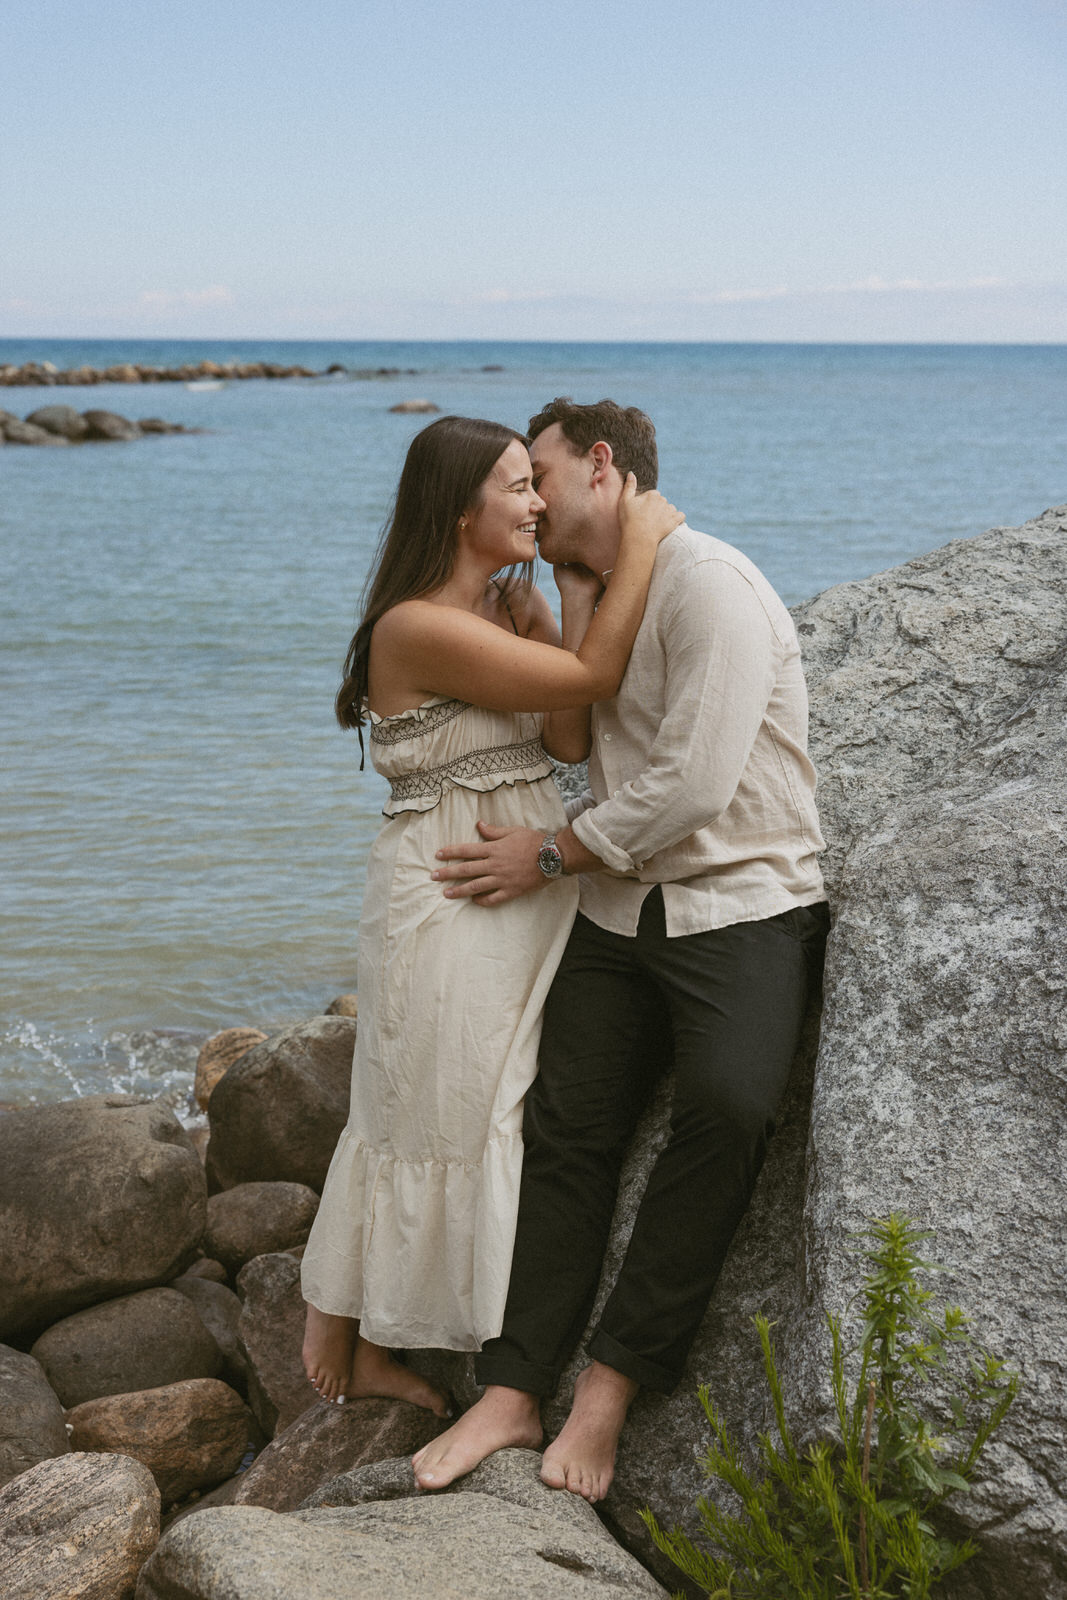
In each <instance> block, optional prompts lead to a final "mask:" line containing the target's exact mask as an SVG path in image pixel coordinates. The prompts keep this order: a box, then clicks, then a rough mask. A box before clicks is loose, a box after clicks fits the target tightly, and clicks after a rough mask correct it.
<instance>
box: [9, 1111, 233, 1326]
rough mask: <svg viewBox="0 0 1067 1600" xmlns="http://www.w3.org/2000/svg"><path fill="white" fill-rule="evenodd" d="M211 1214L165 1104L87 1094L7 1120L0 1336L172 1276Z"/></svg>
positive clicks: (190, 1153) (192, 1154)
mask: <svg viewBox="0 0 1067 1600" xmlns="http://www.w3.org/2000/svg"><path fill="white" fill-rule="evenodd" d="M206 1208H207V1186H206V1182H205V1178H204V1169H203V1167H202V1166H201V1164H200V1161H199V1159H198V1157H197V1154H196V1151H195V1150H194V1149H193V1146H192V1144H191V1143H190V1141H189V1138H188V1136H187V1135H186V1133H185V1132H184V1130H183V1129H182V1127H181V1125H180V1123H179V1122H178V1120H177V1118H176V1117H175V1116H174V1114H173V1113H172V1112H171V1111H170V1110H168V1108H167V1107H166V1106H164V1105H163V1104H162V1103H161V1102H159V1101H154V1100H139V1099H136V1098H134V1097H132V1096H129V1095H89V1096H87V1097H86V1098H85V1099H83V1100H64V1101H60V1102H58V1103H57V1104H55V1105H45V1106H30V1107H27V1108H26V1109H25V1110H21V1111H18V1112H16V1113H14V1114H12V1115H11V1116H6V1117H3V1118H0V1337H7V1336H10V1335H12V1334H16V1335H19V1336H22V1337H25V1336H31V1335H33V1334H34V1333H36V1332H38V1331H39V1330H40V1329H42V1328H44V1327H46V1326H47V1325H48V1324H49V1323H51V1322H55V1321H56V1319H57V1318H59V1317H64V1316H67V1315H68V1314H69V1313H70V1312H73V1311H77V1310H78V1309H79V1307H81V1306H87V1305H91V1304H92V1303H93V1302H94V1301H97V1300H103V1299H106V1298H107V1297H109V1296H113V1295H121V1294H125V1293H127V1292H128V1291H130V1290H134V1289H141V1288H144V1287H146V1286H147V1285H149V1284H155V1283H162V1282H166V1281H167V1279H169V1278H173V1277H174V1276H175V1274H176V1273H178V1272H180V1271H181V1270H182V1268H183V1266H185V1265H186V1263H187V1262H189V1261H191V1260H192V1258H193V1256H194V1255H195V1253H196V1247H197V1245H198V1242H199V1240H200V1237H201V1235H202V1233H203V1231H204V1220H205V1215H206Z"/></svg>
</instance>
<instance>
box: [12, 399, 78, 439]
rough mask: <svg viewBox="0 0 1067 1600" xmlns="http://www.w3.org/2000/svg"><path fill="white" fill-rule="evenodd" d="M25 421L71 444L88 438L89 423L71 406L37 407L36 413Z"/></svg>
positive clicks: (32, 412) (31, 413)
mask: <svg viewBox="0 0 1067 1600" xmlns="http://www.w3.org/2000/svg"><path fill="white" fill-rule="evenodd" d="M26 421H27V422H29V423H32V424H33V425H34V426H35V427H38V428H47V429H48V432H49V433H55V434H58V435H59V437H60V438H62V439H69V440H70V441H71V443H72V444H74V443H76V442H77V441H78V440H80V439H85V438H87V437H88V433H89V422H88V419H87V418H86V417H83V416H82V414H81V412H80V411H75V409H74V407H73V406H39V407H38V409H37V410H36V411H31V412H30V414H29V416H28V417H27V418H26Z"/></svg>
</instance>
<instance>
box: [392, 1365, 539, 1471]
mask: <svg viewBox="0 0 1067 1600" xmlns="http://www.w3.org/2000/svg"><path fill="white" fill-rule="evenodd" d="M540 1443H541V1406H540V1402H539V1401H538V1398H537V1396H536V1395H533V1394H527V1393H526V1391H525V1390H524V1389H507V1388H504V1387H503V1386H502V1385H500V1384H490V1385H489V1387H488V1388H487V1389H486V1391H485V1393H484V1394H483V1395H482V1398H481V1399H480V1400H478V1401H476V1402H475V1404H474V1405H472V1406H471V1408H470V1410H469V1411H465V1412H464V1413H463V1415H462V1416H461V1417H460V1419H459V1421H458V1422H457V1423H455V1424H454V1425H453V1426H452V1427H451V1428H449V1429H447V1431H446V1432H444V1433H442V1434H440V1435H439V1436H438V1437H437V1438H436V1439H431V1441H430V1443H429V1444H428V1445H426V1446H425V1447H424V1449H422V1450H420V1451H419V1452H418V1454H417V1455H414V1456H412V1458H411V1464H412V1466H413V1467H414V1469H415V1482H416V1483H417V1484H418V1486H419V1488H420V1489H444V1488H445V1487H446V1486H447V1485H448V1484H450V1483H452V1482H453V1480H454V1479H456V1478H462V1477H463V1475H464V1473H465V1472H473V1471H474V1468H475V1467H476V1466H477V1465H478V1463H479V1462H480V1461H484V1460H485V1458H486V1456H491V1455H492V1454H493V1451H494V1450H504V1449H506V1448H507V1447H508V1445H520V1446H524V1447H525V1448H527V1449H530V1450H536V1449H537V1446H538V1445H539V1444H540Z"/></svg>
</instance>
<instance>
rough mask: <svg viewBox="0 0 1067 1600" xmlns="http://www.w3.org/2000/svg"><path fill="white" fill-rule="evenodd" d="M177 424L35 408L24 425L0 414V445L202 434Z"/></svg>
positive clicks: (7, 413)
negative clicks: (163, 434) (149, 434)
mask: <svg viewBox="0 0 1067 1600" xmlns="http://www.w3.org/2000/svg"><path fill="white" fill-rule="evenodd" d="M203 432H204V430H203V428H187V427H185V426H184V424H183V423H181V422H164V421H163V419H162V418H161V417H146V418H145V419H144V420H143V421H142V422H133V421H131V420H130V418H129V417H121V416H119V414H118V412H117V411H75V409H74V407H73V406H60V405H57V406H39V407H38V409H37V410H36V411H31V412H30V415H29V416H28V417H27V418H26V420H25V422H20V421H19V419H18V417H16V416H13V415H12V413H11V412H10V411H0V444H4V443H6V444H31V445H33V444H35V445H56V444H60V445H65V444H86V443H90V444H92V443H98V442H102V441H112V442H114V441H125V440H129V439H140V438H141V437H142V435H143V434H146V433H203Z"/></svg>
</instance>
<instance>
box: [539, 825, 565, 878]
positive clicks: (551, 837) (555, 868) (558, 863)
mask: <svg viewBox="0 0 1067 1600" xmlns="http://www.w3.org/2000/svg"><path fill="white" fill-rule="evenodd" d="M537 865H538V866H539V867H540V868H541V871H542V872H543V873H544V875H545V877H546V878H562V876H563V857H562V855H561V854H560V849H559V845H558V844H557V843H556V835H555V834H554V833H546V834H545V836H544V838H543V840H542V841H541V848H540V850H538V852H537Z"/></svg>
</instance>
